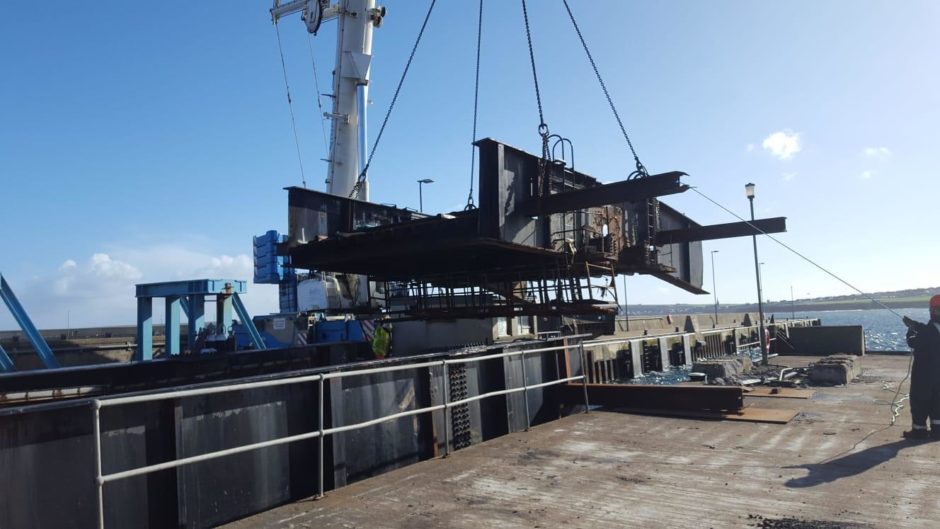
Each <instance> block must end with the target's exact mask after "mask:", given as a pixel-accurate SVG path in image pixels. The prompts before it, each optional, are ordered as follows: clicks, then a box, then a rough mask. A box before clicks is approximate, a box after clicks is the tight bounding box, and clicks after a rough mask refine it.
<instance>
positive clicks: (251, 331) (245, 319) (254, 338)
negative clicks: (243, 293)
mask: <svg viewBox="0 0 940 529" xmlns="http://www.w3.org/2000/svg"><path fill="white" fill-rule="evenodd" d="M232 302H233V305H234V306H235V314H238V319H240V320H241V321H242V325H244V326H245V329H247V330H248V335H249V336H251V342H252V343H253V344H254V346H255V349H265V345H264V340H262V339H261V333H259V332H258V328H257V327H255V322H254V321H252V320H251V316H249V315H248V310H247V309H245V305H244V303H242V299H241V298H240V297H238V294H235V295H233V296H232Z"/></svg>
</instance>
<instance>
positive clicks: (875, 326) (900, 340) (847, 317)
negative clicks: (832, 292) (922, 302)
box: [775, 308, 930, 351]
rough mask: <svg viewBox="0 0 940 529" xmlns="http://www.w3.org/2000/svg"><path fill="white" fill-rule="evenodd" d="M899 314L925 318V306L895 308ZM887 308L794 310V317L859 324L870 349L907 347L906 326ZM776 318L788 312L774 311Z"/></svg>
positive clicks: (784, 316) (840, 323) (924, 319)
mask: <svg viewBox="0 0 940 529" xmlns="http://www.w3.org/2000/svg"><path fill="white" fill-rule="evenodd" d="M894 312H896V313H897V314H900V315H901V316H907V317H909V318H911V319H914V320H917V321H920V322H926V321H927V320H928V319H930V316H929V314H928V311H927V309H925V308H924V309H894ZM897 314H894V313H892V312H891V311H889V310H887V309H873V310H826V311H818V312H800V311H797V312H796V317H797V318H819V320H820V321H821V322H822V324H823V325H861V326H862V327H864V329H865V349H866V350H869V351H909V350H910V347H908V346H907V340H906V339H905V334H906V333H907V327H905V326H904V324H903V323H902V322H901V317H900V316H898V315H897ZM775 317H776V318H778V319H781V318H789V317H790V313H789V312H778V313H775Z"/></svg>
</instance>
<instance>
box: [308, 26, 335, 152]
mask: <svg viewBox="0 0 940 529" xmlns="http://www.w3.org/2000/svg"><path fill="white" fill-rule="evenodd" d="M312 40H313V37H312V36H311V35H310V33H307V49H308V50H310V64H311V65H313V87H314V89H315V90H316V91H317V108H318V109H319V110H320V116H319V118H320V132H321V133H322V134H323V150H324V152H326V157H327V158H329V157H330V142H329V141H327V139H326V126H324V124H323V122H324V121H326V120H325V119H324V118H323V114H324V113H323V104H322V103H321V102H320V76H319V75H317V60H316V58H315V57H314V55H313V44H312V43H311V41H312Z"/></svg>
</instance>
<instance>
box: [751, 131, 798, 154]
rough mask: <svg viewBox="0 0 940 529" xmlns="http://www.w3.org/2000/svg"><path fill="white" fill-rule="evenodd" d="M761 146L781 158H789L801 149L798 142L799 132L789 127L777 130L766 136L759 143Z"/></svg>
mask: <svg viewBox="0 0 940 529" xmlns="http://www.w3.org/2000/svg"><path fill="white" fill-rule="evenodd" d="M761 147H763V148H764V150H765V151H768V152H770V154H772V155H773V156H775V157H777V158H779V159H781V160H789V159H790V158H793V156H794V155H795V154H796V153H798V152H800V151H801V150H803V146H802V145H801V143H800V133H798V132H793V131H792V130H789V129H787V130H781V131H777V132H774V133H773V134H771V135H770V136H767V137H766V138H764V141H763V142H762V143H761Z"/></svg>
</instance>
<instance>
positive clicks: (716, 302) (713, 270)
mask: <svg viewBox="0 0 940 529" xmlns="http://www.w3.org/2000/svg"><path fill="white" fill-rule="evenodd" d="M716 253H718V250H712V294H714V295H715V327H718V285H717V284H716V283H715V254H716Z"/></svg>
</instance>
